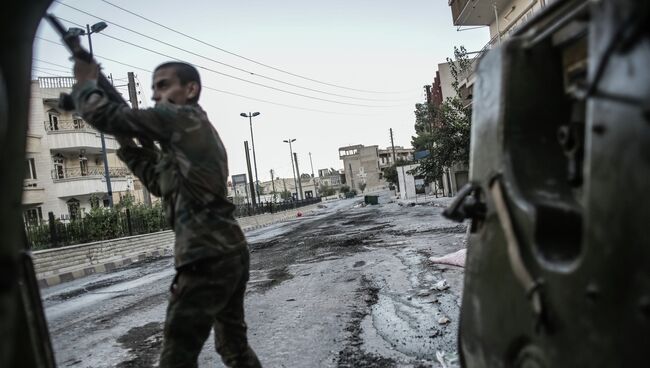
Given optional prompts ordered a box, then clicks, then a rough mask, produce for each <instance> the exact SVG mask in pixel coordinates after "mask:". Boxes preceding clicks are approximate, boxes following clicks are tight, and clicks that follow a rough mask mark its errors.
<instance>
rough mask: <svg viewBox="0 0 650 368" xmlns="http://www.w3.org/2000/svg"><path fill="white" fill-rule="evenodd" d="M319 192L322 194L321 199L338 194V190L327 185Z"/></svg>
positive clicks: (321, 186)
mask: <svg viewBox="0 0 650 368" xmlns="http://www.w3.org/2000/svg"><path fill="white" fill-rule="evenodd" d="M318 192H319V193H320V195H321V197H329V196H331V195H334V194H336V189H334V188H332V187H331V186H329V185H327V184H321V185H320V187H319V188H318Z"/></svg>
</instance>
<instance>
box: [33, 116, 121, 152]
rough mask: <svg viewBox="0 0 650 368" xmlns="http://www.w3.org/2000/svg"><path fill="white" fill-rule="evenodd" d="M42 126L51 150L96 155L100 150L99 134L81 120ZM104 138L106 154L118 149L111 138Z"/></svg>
mask: <svg viewBox="0 0 650 368" xmlns="http://www.w3.org/2000/svg"><path fill="white" fill-rule="evenodd" d="M43 126H44V128H45V131H46V132H47V136H48V141H49V146H50V149H52V150H60V151H66V150H79V149H85V150H86V151H87V152H89V153H93V152H94V153H97V152H100V151H101V149H102V142H101V138H100V133H99V132H98V131H97V130H95V129H94V128H93V127H92V126H90V125H89V124H88V123H86V122H85V121H83V120H81V119H73V120H60V119H59V120H56V121H45V122H43ZM104 138H105V142H106V151H107V152H114V151H115V150H117V149H118V148H119V144H118V143H117V140H115V138H114V137H113V136H111V135H104Z"/></svg>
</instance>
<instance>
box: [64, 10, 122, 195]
mask: <svg viewBox="0 0 650 368" xmlns="http://www.w3.org/2000/svg"><path fill="white" fill-rule="evenodd" d="M106 27H108V26H107V25H106V23H104V22H99V23H95V24H93V25H92V26H91V25H88V24H86V29H85V30H84V29H83V28H76V27H73V28H70V32H72V33H75V34H78V35H87V36H88V51H90V56H91V57H92V56H93V40H92V37H90V36H91V35H92V34H93V33H99V32H101V31H103V30H104V29H105V28H106ZM99 139H100V140H101V142H102V158H103V159H104V177H105V178H106V191H107V192H108V205H109V207H113V188H112V187H111V175H110V173H109V170H108V155H107V154H106V139H105V138H104V133H102V132H99Z"/></svg>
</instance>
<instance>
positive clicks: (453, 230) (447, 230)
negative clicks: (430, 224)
mask: <svg viewBox="0 0 650 368" xmlns="http://www.w3.org/2000/svg"><path fill="white" fill-rule="evenodd" d="M466 231H467V225H464V224H460V225H456V226H445V227H434V228H431V229H413V230H387V231H386V234H390V235H393V236H407V237H408V236H413V235H420V234H465V232H466Z"/></svg>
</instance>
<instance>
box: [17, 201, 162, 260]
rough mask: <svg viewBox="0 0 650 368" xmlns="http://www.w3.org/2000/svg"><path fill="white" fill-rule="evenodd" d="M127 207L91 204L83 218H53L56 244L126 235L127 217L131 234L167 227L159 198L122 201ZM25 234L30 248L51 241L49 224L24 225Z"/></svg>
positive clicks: (35, 247) (49, 244)
mask: <svg viewBox="0 0 650 368" xmlns="http://www.w3.org/2000/svg"><path fill="white" fill-rule="evenodd" d="M127 204H128V205H129V208H128V211H129V216H128V217H127V214H126V210H127V208H125V207H123V206H117V205H116V206H115V207H114V208H103V207H99V206H97V207H93V208H92V209H91V210H90V212H89V213H86V215H85V216H84V218H83V219H77V220H74V221H70V222H68V223H65V224H64V223H62V222H61V221H59V220H55V222H54V227H55V229H56V234H58V235H57V237H58V240H57V244H56V245H57V246H64V245H72V244H79V243H88V242H93V241H99V240H108V239H115V238H121V237H124V236H128V235H130V234H129V223H128V221H129V219H130V221H131V230H132V233H133V235H135V234H146V233H152V232H156V231H160V230H164V229H168V228H169V225H168V223H167V220H166V218H165V214H164V212H163V208H162V204H161V202H156V203H155V204H153V205H152V206H151V207H147V206H145V205H144V204H130V203H129V202H128V201H127V202H124V203H122V205H127ZM25 230H26V234H27V238H28V240H29V243H30V246H31V249H33V250H36V249H45V248H48V247H51V246H52V245H53V241H52V238H51V229H50V225H49V224H43V225H38V226H26V228H25Z"/></svg>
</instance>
